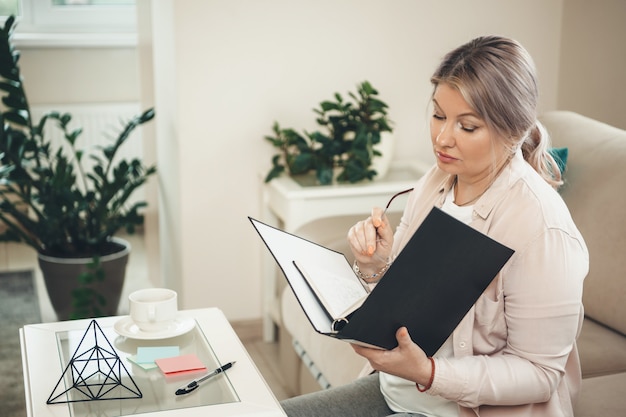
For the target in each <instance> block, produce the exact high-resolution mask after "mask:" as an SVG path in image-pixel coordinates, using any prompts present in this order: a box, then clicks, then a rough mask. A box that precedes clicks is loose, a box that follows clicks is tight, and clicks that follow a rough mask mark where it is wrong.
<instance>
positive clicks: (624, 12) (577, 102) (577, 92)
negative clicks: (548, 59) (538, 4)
mask: <svg viewBox="0 0 626 417" xmlns="http://www.w3.org/2000/svg"><path fill="white" fill-rule="evenodd" d="M563 16H564V21H563V29H562V39H563V41H562V45H561V62H560V65H561V69H560V71H559V88H558V102H557V103H558V107H559V108H560V109H564V110H572V111H575V112H578V113H581V114H584V115H587V116H589V117H593V118H595V119H598V120H601V121H603V122H605V123H609V124H611V125H614V126H617V127H620V128H622V129H626V45H625V43H624V42H626V24H625V22H626V1H624V0H598V1H589V0H565V2H564V7H563Z"/></svg>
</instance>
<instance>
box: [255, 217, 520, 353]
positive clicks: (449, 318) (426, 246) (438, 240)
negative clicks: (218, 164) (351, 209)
mask: <svg viewBox="0 0 626 417" xmlns="http://www.w3.org/2000/svg"><path fill="white" fill-rule="evenodd" d="M249 219H250V221H251V222H252V225H253V226H254V228H255V229H256V231H257V232H258V233H259V235H260V236H261V239H262V240H263V242H264V243H265V245H266V246H267V248H268V249H269V251H270V252H271V254H272V256H273V257H274V259H275V260H276V262H277V263H278V265H279V267H280V268H281V270H282V272H283V274H284V275H285V277H286V278H287V281H288V283H289V286H290V287H291V289H292V291H293V292H294V294H295V296H296V298H297V300H298V302H299V303H300V305H301V307H302V309H303V310H304V313H305V314H306V316H307V318H308V319H309V321H310V322H311V325H312V326H313V328H314V329H315V330H316V331H317V332H318V333H321V334H324V335H327V336H331V337H335V338H338V339H342V340H345V341H348V342H351V343H357V344H362V345H366V346H370V347H378V348H382V349H393V348H395V347H396V346H397V341H396V337H395V334H396V331H397V330H398V328H400V327H402V326H406V327H407V329H408V330H409V334H410V335H411V338H412V339H413V341H415V342H416V343H417V344H418V345H419V346H420V347H421V348H422V349H423V350H424V352H426V354H427V355H428V356H432V355H434V354H435V352H436V351H437V350H438V349H439V348H440V347H441V345H442V344H443V343H444V342H445V341H446V339H447V338H448V337H449V336H450V334H451V333H452V331H453V330H454V329H455V327H456V326H457V325H458V324H459V322H460V321H461V319H462V318H463V317H464V316H465V314H467V312H468V311H469V309H470V308H471V307H472V305H473V304H474V303H475V302H476V300H477V299H478V297H479V296H480V295H481V294H482V293H483V291H484V290H485V289H486V288H487V286H488V285H489V283H490V282H491V281H492V280H493V279H494V278H495V276H496V275H497V273H498V272H499V271H500V269H502V267H503V266H504V264H505V263H506V262H507V261H508V259H509V258H510V257H511V256H512V255H513V252H514V251H513V250H512V249H510V248H508V247H506V246H504V245H502V244H500V243H498V242H496V241H495V240H493V239H491V238H490V237H488V236H486V235H484V234H483V233H480V232H479V231H477V230H475V229H473V228H471V227H470V226H468V225H466V224H465V223H463V222H460V221H458V220H456V219H455V218H453V217H452V216H450V215H448V214H446V213H444V212H443V211H441V210H440V209H438V208H436V207H434V208H433V209H432V210H431V212H430V213H429V214H428V216H427V217H426V218H425V219H424V221H423V223H422V224H421V225H420V226H419V228H418V229H417V230H416V232H415V233H414V234H413V236H412V237H411V239H410V240H409V242H408V243H407V245H406V246H405V247H404V248H403V250H402V251H401V252H400V253H399V254H398V256H397V257H396V259H395V260H394V262H393V263H392V264H391V266H390V267H389V269H388V270H387V272H386V273H385V275H384V276H383V278H382V279H381V280H380V282H379V283H378V284H377V285H376V286H375V287H374V289H373V290H372V291H371V292H369V290H368V287H367V286H364V285H363V284H362V283H361V280H360V279H359V278H358V277H357V276H356V274H355V273H354V272H353V271H352V267H351V265H350V264H349V263H348V261H347V259H346V258H345V256H344V255H343V254H341V253H339V252H336V251H333V250H331V249H328V248H326V247H324V246H321V245H319V244H317V243H315V242H311V241H309V240H307V239H304V238H301V237H299V236H296V235H293V234H290V233H287V232H285V231H282V230H280V229H277V228H275V227H272V226H269V225H267V224H265V223H263V222H260V221H258V220H256V219H253V218H251V217H249ZM346 232H347V231H346ZM333 283H336V285H333ZM348 286H349V287H350V294H351V295H349V294H348V293H347V290H346V287H348ZM359 288H361V290H359ZM333 291H334V292H335V293H337V294H333ZM352 292H354V293H352ZM337 296H338V297H337ZM337 298H338V299H339V301H337ZM327 302H329V303H332V304H333V305H334V306H335V307H336V309H337V310H338V311H346V312H347V314H341V313H337V312H334V313H332V312H331V311H329V310H330V309H328V308H326V307H324V305H325V304H327ZM342 303H343V304H342ZM342 306H343V307H345V308H344V309H343V310H342Z"/></svg>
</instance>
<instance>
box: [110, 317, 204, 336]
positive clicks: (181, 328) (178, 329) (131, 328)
mask: <svg viewBox="0 0 626 417" xmlns="http://www.w3.org/2000/svg"><path fill="white" fill-rule="evenodd" d="M195 326H196V322H195V321H194V320H193V319H189V318H177V319H174V321H172V322H171V323H169V324H168V326H167V327H165V328H164V329H162V330H157V331H154V332H146V331H143V330H141V329H140V328H139V327H138V326H137V325H136V324H135V322H134V321H133V320H132V319H131V318H130V316H126V317H123V318H121V319H120V320H118V321H117V322H115V325H114V326H113V328H114V329H115V331H116V332H117V333H118V334H119V335H120V336H126V337H128V338H131V339H142V340H156V339H167V338H169V337H175V336H180V335H182V334H185V333H187V332H189V331H190V330H191V329H193V328H194V327H195Z"/></svg>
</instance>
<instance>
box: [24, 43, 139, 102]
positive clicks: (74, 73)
mask: <svg viewBox="0 0 626 417" xmlns="http://www.w3.org/2000/svg"><path fill="white" fill-rule="evenodd" d="M17 48H18V49H19V50H20V52H21V57H20V67H21V70H22V76H23V78H24V84H25V86H26V93H27V94H28V99H29V101H30V103H31V105H37V104H57V103H66V104H73V103H102V102H105V103H106V102H116V103H117V102H137V101H138V100H139V97H140V90H139V85H140V84H139V70H138V58H137V49H136V48H134V47H126V48H32V47H21V46H20V44H19V42H17Z"/></svg>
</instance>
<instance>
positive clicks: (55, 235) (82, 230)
mask: <svg viewBox="0 0 626 417" xmlns="http://www.w3.org/2000/svg"><path fill="white" fill-rule="evenodd" d="M14 23H15V19H14V18H13V17H10V18H9V19H7V21H6V23H5V26H4V28H2V29H1V30H0V97H1V98H2V104H1V105H0V221H1V222H3V223H4V231H3V232H2V233H0V241H5V242H22V243H25V244H27V245H29V246H31V247H32V248H34V249H35V250H36V251H37V253H38V258H39V265H40V267H41V269H42V273H43V276H44V281H45V283H46V288H47V290H48V294H49V296H50V299H51V302H52V305H53V307H54V309H55V311H56V313H57V316H58V318H59V319H69V318H82V317H97V316H103V315H112V314H115V313H116V310H117V307H118V303H119V299H120V294H121V291H122V286H123V282H124V272H125V265H126V261H127V259H128V253H129V250H130V247H129V245H128V242H126V241H124V240H122V239H119V238H116V237H115V234H116V233H117V232H118V231H120V230H121V229H126V231H127V232H129V233H133V232H134V230H135V228H136V227H137V226H140V225H142V224H143V216H142V214H141V213H140V209H142V208H143V207H144V206H145V205H146V203H145V202H142V201H139V202H131V200H130V199H129V198H130V197H131V195H132V194H133V193H134V191H135V190H137V188H139V187H140V186H141V185H143V184H144V183H145V182H146V180H147V179H148V177H149V176H151V175H153V174H154V173H155V172H156V168H155V167H154V166H145V165H144V164H142V162H141V161H140V160H138V159H132V160H130V161H128V160H126V159H123V158H120V157H119V156H118V150H119V149H120V147H121V146H123V144H124V143H125V142H126V141H127V140H128V138H129V136H130V135H131V133H132V132H133V131H134V129H135V128H136V127H138V126H139V125H141V124H143V123H145V122H147V121H149V120H151V119H152V118H153V117H154V111H153V110H152V109H150V110H147V111H145V112H144V113H143V114H141V115H139V116H137V117H135V118H134V119H132V120H130V121H128V123H127V124H125V126H123V129H122V130H121V132H120V133H119V134H118V135H117V138H116V139H113V140H112V142H111V143H110V144H108V145H106V146H101V147H98V148H97V149H95V150H93V151H91V152H89V153H88V154H86V153H85V152H84V151H83V150H81V149H80V148H79V147H78V142H79V140H78V139H79V137H80V135H81V133H82V131H81V129H75V130H71V129H70V128H69V127H68V126H69V122H70V120H71V115H70V114H60V113H58V112H50V113H48V114H46V115H44V116H43V117H42V118H41V120H39V121H38V122H35V121H34V120H33V117H32V113H31V109H30V106H29V102H28V100H27V96H26V91H25V89H24V83H23V81H22V78H21V75H20V68H19V65H18V61H19V53H18V52H17V51H16V50H15V49H14V48H13V46H12V44H11V35H12V32H13V29H14ZM47 129H61V131H62V133H63V136H64V143H63V144H53V143H52V142H51V141H50V140H49V139H47V138H46V131H47ZM116 156H118V157H117V158H116ZM86 158H88V159H90V160H91V161H90V164H89V169H87V164H86V163H85V159H86Z"/></svg>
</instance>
